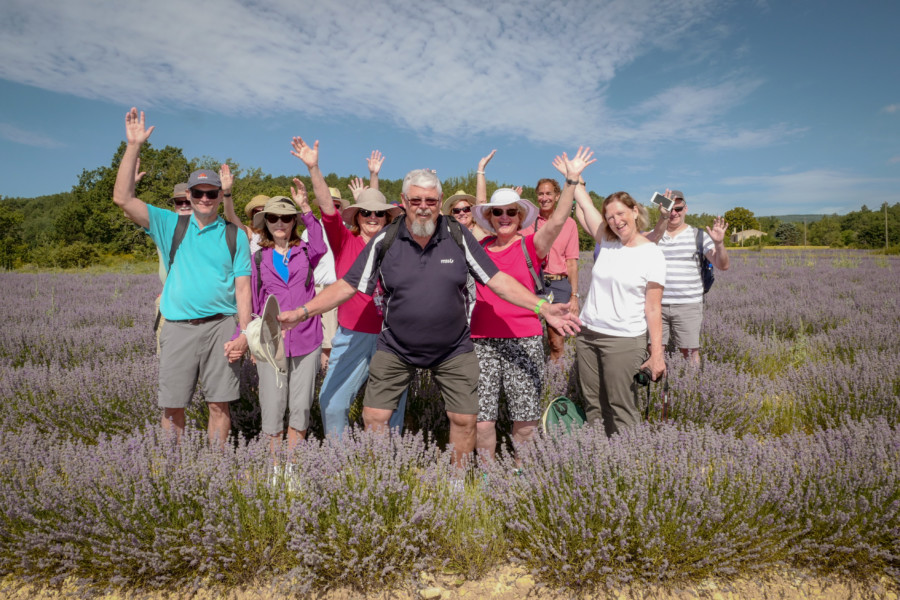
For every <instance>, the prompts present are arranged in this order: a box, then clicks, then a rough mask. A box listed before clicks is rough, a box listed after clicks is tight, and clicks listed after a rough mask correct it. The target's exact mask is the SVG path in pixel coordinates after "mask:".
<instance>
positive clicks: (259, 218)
mask: <svg viewBox="0 0 900 600" xmlns="http://www.w3.org/2000/svg"><path fill="white" fill-rule="evenodd" d="M299 212H300V211H298V210H297V205H296V204H294V201H293V200H291V199H290V198H288V197H287V196H272V197H271V198H269V201H268V202H266V206H265V207H264V208H263V209H262V210H261V211H259V212H258V213H256V214H255V215H253V226H254V227H255V228H256V229H262V228H263V222H264V221H265V218H266V215H267V214H273V215H296V214H299Z"/></svg>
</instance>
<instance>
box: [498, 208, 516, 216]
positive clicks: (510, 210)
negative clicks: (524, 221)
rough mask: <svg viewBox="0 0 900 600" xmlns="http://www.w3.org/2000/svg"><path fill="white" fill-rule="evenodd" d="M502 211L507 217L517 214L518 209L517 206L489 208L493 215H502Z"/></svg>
mask: <svg viewBox="0 0 900 600" xmlns="http://www.w3.org/2000/svg"><path fill="white" fill-rule="evenodd" d="M503 213H506V216H507V217H514V216H516V215H517V214H519V209H518V208H507V209H506V210H504V209H502V208H492V209H491V214H492V215H494V216H495V217H502V216H503Z"/></svg>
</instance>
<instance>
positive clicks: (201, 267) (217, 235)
mask: <svg viewBox="0 0 900 600" xmlns="http://www.w3.org/2000/svg"><path fill="white" fill-rule="evenodd" d="M147 212H148V214H149V216H150V228H149V229H147V230H145V231H146V232H147V233H148V234H150V238H151V239H152V240H153V242H154V243H155V244H156V247H157V248H158V249H159V251H160V254H162V256H163V257H164V260H165V262H166V263H168V262H169V249H170V248H171V247H172V235H173V234H174V233H175V226H176V225H177V224H178V215H177V214H175V213H174V212H172V211H168V210H163V209H161V208H157V207H155V206H150V205H147ZM225 225H226V224H225V220H224V219H222V217H219V218H217V219H216V220H215V221H214V222H213V223H211V224H209V225H207V226H206V227H204V228H203V229H201V228H200V227H199V226H198V225H197V221H196V219H195V218H194V217H193V215H192V216H191V220H190V224H189V225H188V228H187V232H185V236H184V239H183V240H182V241H181V245H180V246H179V247H178V252H176V253H175V261H174V262H173V263H172V269H171V271H169V274H168V276H167V277H166V282H165V284H164V285H163V292H162V298H161V300H160V305H159V311H160V312H161V313H162V315H163V316H164V317H165V318H166V319H168V320H172V321H179V320H183V319H202V318H203V317H208V316H211V315H215V314H224V315H233V314H236V313H237V303H236V302H235V298H234V278H235V277H243V276H247V277H249V276H250V243H249V242H248V240H247V236H246V235H240V232H238V236H237V247H236V251H235V253H234V263H233V264H232V261H231V252H230V251H229V250H228V242H227V241H225Z"/></svg>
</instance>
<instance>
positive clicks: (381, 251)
mask: <svg viewBox="0 0 900 600" xmlns="http://www.w3.org/2000/svg"><path fill="white" fill-rule="evenodd" d="M405 218H406V216H405V215H403V214H400V215H397V216H396V217H395V218H394V220H393V221H391V222H390V224H389V225H388V226H387V227H385V234H384V239H383V240H381V246H379V247H378V256H377V257H376V259H377V260H376V264H377V266H378V267H379V268H380V267H381V261H383V260H384V255H385V254H387V251H388V250H390V248H391V245H392V244H393V243H394V240H396V239H397V232H398V231H400V221H402V220H403V219H405Z"/></svg>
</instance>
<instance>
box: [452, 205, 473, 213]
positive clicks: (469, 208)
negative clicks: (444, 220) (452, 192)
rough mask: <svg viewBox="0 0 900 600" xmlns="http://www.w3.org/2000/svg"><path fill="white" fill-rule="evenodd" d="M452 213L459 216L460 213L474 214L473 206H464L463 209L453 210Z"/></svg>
mask: <svg viewBox="0 0 900 600" xmlns="http://www.w3.org/2000/svg"><path fill="white" fill-rule="evenodd" d="M450 212H451V213H453V214H454V215H458V214H460V213H468V212H472V207H471V206H463V207H462V208H451V209H450Z"/></svg>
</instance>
